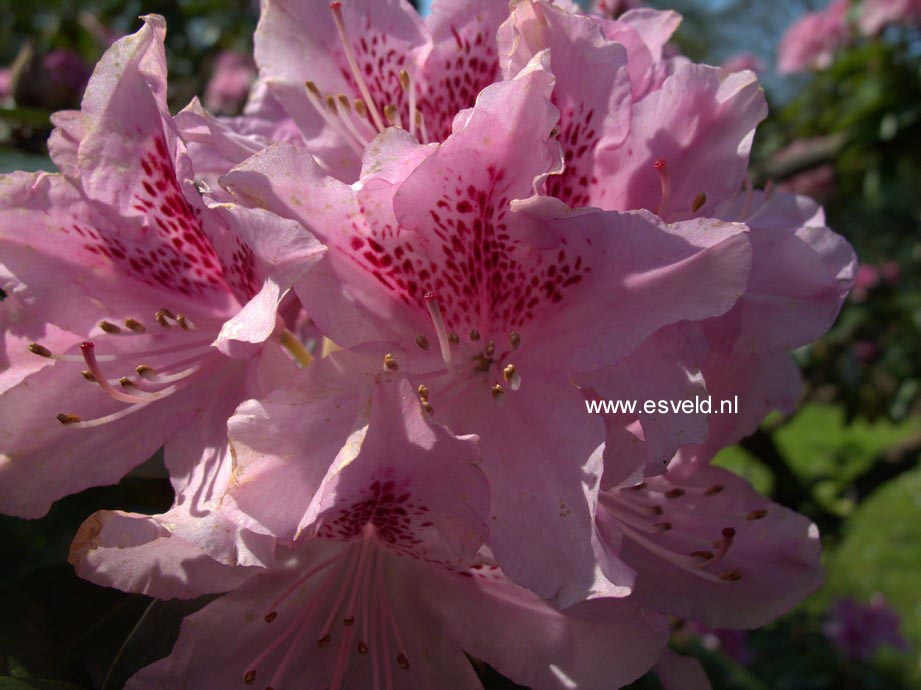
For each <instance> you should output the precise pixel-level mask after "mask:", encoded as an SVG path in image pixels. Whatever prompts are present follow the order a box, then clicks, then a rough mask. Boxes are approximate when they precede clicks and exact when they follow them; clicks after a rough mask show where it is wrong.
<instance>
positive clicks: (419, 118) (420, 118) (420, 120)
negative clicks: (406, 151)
mask: <svg viewBox="0 0 921 690" xmlns="http://www.w3.org/2000/svg"><path fill="white" fill-rule="evenodd" d="M416 126H417V127H418V128H419V143H421V144H427V143H428V141H429V131H428V129H427V128H426V126H425V116H424V115H423V114H422V111H421V110H417V111H416Z"/></svg>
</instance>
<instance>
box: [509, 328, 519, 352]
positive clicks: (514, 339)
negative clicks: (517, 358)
mask: <svg viewBox="0 0 921 690" xmlns="http://www.w3.org/2000/svg"><path fill="white" fill-rule="evenodd" d="M508 341H509V343H511V345H512V347H513V348H515V349H516V350H517V349H518V348H519V347H521V336H520V335H518V333H517V332H515V331H512V332H511V333H509V334H508Z"/></svg>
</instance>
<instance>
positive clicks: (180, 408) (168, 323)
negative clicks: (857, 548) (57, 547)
mask: <svg viewBox="0 0 921 690" xmlns="http://www.w3.org/2000/svg"><path fill="white" fill-rule="evenodd" d="M163 33H164V24H163V20H162V19H161V18H159V17H153V16H152V17H148V18H147V19H146V21H145V26H144V27H143V28H142V29H141V30H140V31H139V32H138V33H136V34H134V35H132V36H129V37H127V38H125V39H122V40H121V41H119V42H118V43H116V44H115V45H114V46H113V47H112V48H111V49H110V50H109V51H108V52H107V53H106V55H105V56H104V57H103V59H102V61H101V63H100V65H99V67H98V68H97V71H96V73H95V76H94V78H93V79H92V80H91V82H90V84H89V86H88V88H87V93H86V97H85V99H84V103H83V110H82V111H79V112H64V113H58V114H57V115H56V116H55V123H56V125H57V129H56V130H55V133H54V134H53V135H52V140H51V144H50V147H51V152H52V156H53V157H54V159H55V161H56V162H57V163H58V166H59V167H60V169H61V170H62V173H63V174H62V175H47V174H37V175H26V174H18V173H17V174H14V175H11V176H6V177H4V178H2V183H0V194H2V201H0V214H2V224H0V244H2V275H3V289H4V290H5V291H6V292H7V293H8V294H10V295H12V297H13V299H14V300H15V309H7V310H5V317H6V318H5V322H4V323H3V326H4V334H3V335H4V341H5V350H6V357H7V358H8V365H7V367H6V370H5V371H4V372H3V375H2V381H3V384H4V387H3V390H2V396H0V409H2V411H3V412H2V414H3V416H4V418H5V419H16V420H17V424H16V425H15V426H11V427H7V428H5V429H4V431H3V435H2V437H0V452H2V456H0V473H2V475H3V481H2V482H0V508H2V510H3V511H4V512H9V513H14V514H17V515H24V516H30V517H34V516H38V515H41V514H42V513H44V512H45V511H46V510H47V508H48V506H49V505H50V503H51V502H52V501H53V500H55V499H57V498H59V497H61V496H63V495H66V494H68V493H71V492H74V491H78V490H81V489H83V488H86V487H88V486H94V485H98V484H104V483H108V482H112V481H116V480H118V479H119V478H120V477H121V476H122V475H123V474H124V473H125V472H127V471H128V470H129V469H131V468H132V467H134V466H135V465H137V464H139V463H141V462H143V461H144V460H145V459H147V458H148V457H149V456H150V455H151V454H152V453H153V452H154V451H155V450H157V448H159V447H160V446H162V445H163V444H164V443H166V445H167V448H166V462H167V466H168V467H169V469H170V471H171V473H172V477H173V480H174V487H175V489H176V492H177V496H178V497H179V499H178V500H179V503H180V504H183V505H184V506H185V507H184V510H185V511H186V513H188V511H189V510H194V511H199V510H200V511H204V510H205V509H206V506H207V505H208V501H209V500H210V499H211V497H212V495H211V494H212V493H213V492H214V491H217V490H219V489H220V486H219V485H220V478H221V477H222V476H225V475H226V474H227V472H228V471H229V457H228V456H227V453H226V443H225V442H224V437H225V431H224V427H225V424H226V420H227V418H228V417H229V416H230V414H231V413H232V412H233V409H234V407H235V405H236V404H237V403H238V402H239V401H241V400H243V399H245V398H247V397H249V396H250V395H252V394H254V393H256V392H258V391H261V390H262V386H261V384H260V382H263V383H264V382H265V381H266V380H267V379H266V378H265V377H269V378H271V377H273V376H279V375H281V376H284V375H285V372H286V371H287V370H288V369H289V368H290V367H291V366H293V365H292V364H291V363H290V360H289V359H288V358H287V356H286V355H285V354H284V353H283V352H281V350H280V344H279V342H278V338H279V334H278V331H279V329H277V325H276V324H277V317H276V307H277V302H278V300H279V299H280V298H281V295H282V294H283V293H284V291H285V290H286V289H287V286H288V285H290V282H291V281H292V280H293V279H294V278H296V277H297V276H298V275H299V274H300V273H301V272H302V271H304V270H306V269H307V268H308V267H309V266H310V265H311V264H312V263H313V262H314V261H315V260H316V259H317V258H318V257H319V255H320V254H321V249H322V248H321V247H320V245H319V244H318V243H317V242H316V241H315V240H313V238H311V237H310V235H309V234H307V233H305V232H303V231H302V229H300V228H299V226H298V228H297V229H296V230H295V226H296V224H295V223H292V222H290V221H283V220H281V219H279V218H276V217H274V216H271V215H270V214H268V213H265V212H263V211H250V210H246V209H237V208H233V207H232V206H224V207H221V208H215V209H209V208H207V207H206V206H205V205H204V203H203V202H202V199H201V196H200V194H199V193H198V191H197V190H196V189H195V187H194V185H193V184H192V181H191V178H192V176H193V171H192V170H191V169H190V166H189V160H188V157H187V156H186V154H185V147H184V144H183V142H182V141H181V140H180V139H179V138H178V137H177V136H176V133H175V129H174V125H173V122H172V118H171V117H170V116H169V113H168V111H167V109H166V103H165V100H164V99H165V91H166V83H165V79H166V71H165V70H166V67H165V56H164V53H163V44H162V41H163ZM113 170H118V171H119V173H118V175H113V173H112V171H113ZM292 232H293V234H292ZM286 243H292V244H289V245H288V249H291V250H294V251H293V254H291V256H297V257H298V260H299V263H298V264H297V265H296V266H292V265H287V266H280V265H278V266H274V267H272V268H271V269H269V267H268V264H266V263H265V262H263V261H262V260H261V259H259V258H258V257H257V256H256V254H255V251H254V250H259V251H266V252H270V253H271V252H272V251H273V250H274V249H275V248H278V247H281V246H284V245H285V244H286ZM269 339H271V342H265V341H268V340H269ZM263 343H265V344H263ZM81 370H82V372H83V373H82V375H81ZM55 417H57V419H55ZM86 458H92V462H90V463H87V462H85V459H86Z"/></svg>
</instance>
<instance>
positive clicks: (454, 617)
mask: <svg viewBox="0 0 921 690" xmlns="http://www.w3.org/2000/svg"><path fill="white" fill-rule="evenodd" d="M317 366H319V367H321V368H322V369H324V371H323V372H322V373H320V374H317V372H314V371H311V372H310V374H311V375H314V374H316V375H317V376H319V378H320V379H321V380H323V381H324V382H325V385H322V386H320V387H319V389H320V390H322V393H320V395H318V394H317V391H318V388H317V387H313V388H305V387H301V386H296V387H291V390H290V392H287V393H283V394H276V395H275V396H274V398H270V399H268V400H266V401H263V402H259V403H257V402H256V401H253V402H252V403H248V404H247V405H245V406H244V407H242V408H241V410H240V413H239V415H238V416H237V417H235V418H234V420H233V421H232V422H231V434H232V436H233V438H234V442H235V444H236V447H237V448H238V452H239V456H238V457H239V459H240V463H241V464H240V466H239V468H238V470H237V482H238V483H239V485H240V487H241V488H242V487H244V486H245V487H246V489H247V490H248V491H252V492H256V493H264V494H265V495H268V496H272V498H273V501H262V502H261V504H260V505H261V507H262V509H263V511H265V512H266V515H267V516H268V515H271V517H270V520H269V522H271V523H275V524H276V525H277V528H278V529H279V530H280V531H281V533H282V534H291V533H294V532H295V530H296V533H297V536H296V537H295V539H294V542H295V544H294V546H293V548H292V549H291V550H290V551H288V550H287V549H284V548H280V549H279V560H278V563H277V564H276V565H275V566H273V567H271V568H268V569H266V570H265V571H264V572H263V573H260V574H256V575H252V576H250V578H249V580H248V581H247V582H246V583H245V584H243V585H242V587H240V588H239V589H238V590H237V591H235V592H232V593H231V594H229V595H227V596H225V597H222V598H221V599H219V600H218V601H216V602H214V603H213V604H211V605H210V606H208V607H206V608H205V609H203V610H201V611H200V612H198V613H196V614H194V615H193V616H191V617H190V618H189V619H188V620H187V621H186V622H185V623H184V625H183V628H182V632H181V634H180V637H179V640H178V642H177V643H176V646H175V648H174V650H173V653H172V655H171V656H169V657H167V658H166V659H164V660H162V661H160V662H157V663H155V664H154V665H153V666H151V667H149V668H147V669H145V670H143V671H141V673H140V674H138V675H137V676H136V677H135V678H134V679H132V680H131V681H129V683H128V686H127V687H129V688H134V689H140V688H162V687H171V686H174V685H176V684H180V683H183V684H187V685H189V686H190V687H196V688H202V690H208V689H210V688H215V689H216V688H226V687H234V686H236V685H237V684H240V683H241V682H245V683H248V684H255V683H257V682H258V683H260V685H266V686H268V687H273V688H283V687H289V686H290V683H291V682H292V679H293V678H295V677H296V678H298V683H299V686H303V687H317V688H320V687H331V688H334V689H337V688H341V687H371V686H372V685H373V686H375V687H401V688H403V687H405V688H432V687H447V686H450V687H452V688H453V687H470V688H477V687H481V686H480V683H479V681H478V680H477V678H476V675H475V674H474V672H473V669H472V667H471V666H470V665H469V663H468V661H467V659H466V658H465V656H464V652H467V653H470V654H472V655H474V656H475V657H479V658H482V659H484V660H486V661H488V662H489V663H490V664H492V665H493V666H495V667H496V668H498V669H499V670H500V671H502V672H503V673H504V674H506V675H507V676H509V677H510V678H512V679H514V680H516V681H517V682H520V683H526V684H527V685H528V686H529V687H534V688H564V687H580V688H610V687H620V686H621V685H623V684H625V683H627V682H630V681H631V680H633V679H634V678H636V677H638V676H639V675H640V674H641V673H643V672H644V671H645V670H646V669H647V668H648V667H649V666H651V665H652V663H653V662H654V661H655V659H656V657H657V656H658V653H659V651H660V649H661V647H662V645H663V644H664V642H665V637H666V627H665V626H663V625H661V623H660V622H659V621H658V620H657V619H656V618H655V617H654V616H651V617H647V616H644V614H643V613H642V611H641V610H640V609H638V608H637V607H636V606H635V605H632V604H628V603H623V602H619V601H615V600H602V601H596V602H587V603H584V604H580V605H577V606H575V607H573V608H571V609H569V610H568V611H566V612H565V613H561V612H559V611H557V610H555V609H553V608H552V607H550V606H549V605H548V604H546V603H545V602H543V601H542V600H541V599H539V598H538V597H536V596H535V595H533V594H532V593H530V592H528V591H527V590H525V589H522V588H521V587H517V586H515V585H513V584H512V583H510V582H509V581H508V580H507V579H506V578H505V577H504V576H503V574H502V572H501V570H499V569H498V568H497V567H496V566H495V564H494V562H493V561H492V559H491V558H490V557H489V555H488V553H487V552H484V551H481V550H480V545H481V544H482V541H483V538H484V537H485V535H486V533H487V530H488V528H487V516H488V504H489V496H488V487H487V484H486V482H485V479H484V476H483V473H482V472H481V471H480V470H479V469H478V467H477V463H478V457H479V453H478V450H477V447H476V443H475V441H474V440H473V439H471V438H456V437H454V436H453V435H451V434H450V433H449V432H448V431H447V430H446V429H445V428H444V427H441V426H439V425H437V424H435V423H433V422H432V421H431V420H430V419H428V415H427V414H426V413H425V412H424V410H423V408H422V406H420V404H419V401H418V399H417V398H416V396H415V395H414V393H413V390H412V388H411V387H410V385H409V384H408V382H407V381H405V379H399V378H394V377H393V375H392V374H389V373H384V374H377V375H375V376H373V377H370V378H369V381H368V384H367V385H365V386H362V387H361V388H363V389H364V394H363V395H364V396H367V397H366V398H365V399H366V402H365V404H363V405H362V406H361V407H360V409H361V411H360V412H359V419H358V420H357V421H356V420H355V419H354V418H352V419H350V420H345V421H346V422H347V424H346V425H345V426H342V425H339V424H337V425H336V431H334V432H333V434H330V433H329V431H324V432H323V434H324V439H323V442H321V443H320V444H319V445H318V444H314V443H311V440H312V436H313V435H314V432H313V430H311V429H308V428H304V429H299V430H297V429H292V430H291V431H290V432H289V433H288V434H287V435H285V434H270V433H266V432H267V431H269V429H271V428H272V427H273V426H274V425H275V424H280V425H283V420H281V419H276V418H275V415H276V413H278V412H281V413H282V414H283V415H287V412H286V411H285V408H288V409H290V396H292V395H295V396H297V395H299V396H304V395H305V393H306V394H307V395H309V396H310V397H312V398H314V400H315V402H314V406H315V405H320V406H322V407H326V408H327V409H328V410H330V411H332V410H333V408H334V403H335V401H336V398H337V397H338V396H339V395H341V394H342V393H343V392H344V391H348V392H351V391H352V389H353V388H354V382H355V380H356V377H355V376H354V373H351V372H353V371H354V370H351V371H350V370H349V369H348V368H347V369H346V370H345V373H344V374H343V373H336V371H335V370H336V364H335V363H331V362H330V361H324V362H321V363H319V364H318V365H317ZM358 378H359V379H360V378H361V377H358ZM307 391H310V392H309V393H307ZM333 391H337V394H336V395H330V397H328V398H324V397H323V395H324V394H327V395H329V394H332V393H333ZM279 396H280V397H279ZM310 407H311V406H310V405H308V406H307V407H306V408H303V409H304V410H305V411H309V410H310ZM339 417H341V415H339ZM306 418H307V419H308V420H313V419H317V417H315V416H313V415H308V416H307V417H306ZM318 421H319V420H318ZM337 421H338V418H337ZM321 428H322V427H321V426H318V430H319V429H321ZM350 430H351V431H350ZM340 431H341V432H342V433H341V434H339V433H336V432H340ZM331 435H332V436H334V437H335V439H336V440H335V442H332V441H333V439H332V438H330V436H331ZM327 440H328V441H330V442H332V443H331V446H330V448H332V447H334V446H337V445H339V443H341V442H343V441H345V445H343V446H342V447H341V449H340V450H339V451H338V452H337V451H333V452H334V453H336V454H335V455H334V456H332V460H333V461H332V463H331V464H329V463H327V462H326V461H325V460H321V458H319V457H317V455H316V452H317V450H318V449H322V447H323V444H324V442H326V441H327ZM292 451H293V453H292ZM276 454H278V455H276ZM328 459H329V458H326V460H328ZM285 465H287V467H285ZM278 472H284V473H287V474H288V475H289V476H290V477H291V478H293V477H294V476H295V475H296V474H297V475H299V482H298V485H295V484H293V483H292V484H289V485H288V486H289V493H288V494H287V495H286V496H284V497H282V496H280V495H274V494H275V490H276V489H277V488H279V487H280V486H281V485H279V484H277V483H276V482H275V481H274V480H273V477H272V475H273V474H277V473H278ZM304 484H306V486H305V485H304ZM298 497H303V498H305V499H307V500H308V501H309V503H308V504H305V503H303V502H300V501H299V500H297V498H298ZM282 499H283V500H282ZM273 503H274V506H273V505H272V504H273ZM201 585H202V587H203V588H204V589H205V591H207V589H208V586H209V585H208V583H206V582H202V583H201ZM612 654H614V655H615V656H616V657H617V658H618V662H617V663H616V664H614V665H612V664H611V663H610V658H611V655H612Z"/></svg>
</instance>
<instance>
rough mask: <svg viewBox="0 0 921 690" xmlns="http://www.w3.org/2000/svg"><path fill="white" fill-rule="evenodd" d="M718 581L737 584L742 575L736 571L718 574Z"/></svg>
mask: <svg viewBox="0 0 921 690" xmlns="http://www.w3.org/2000/svg"><path fill="white" fill-rule="evenodd" d="M720 579H721V580H724V581H726V582H738V581H739V580H741V579H742V573H741V572H739V571H738V570H727V571H726V572H725V573H722V574H720Z"/></svg>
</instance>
